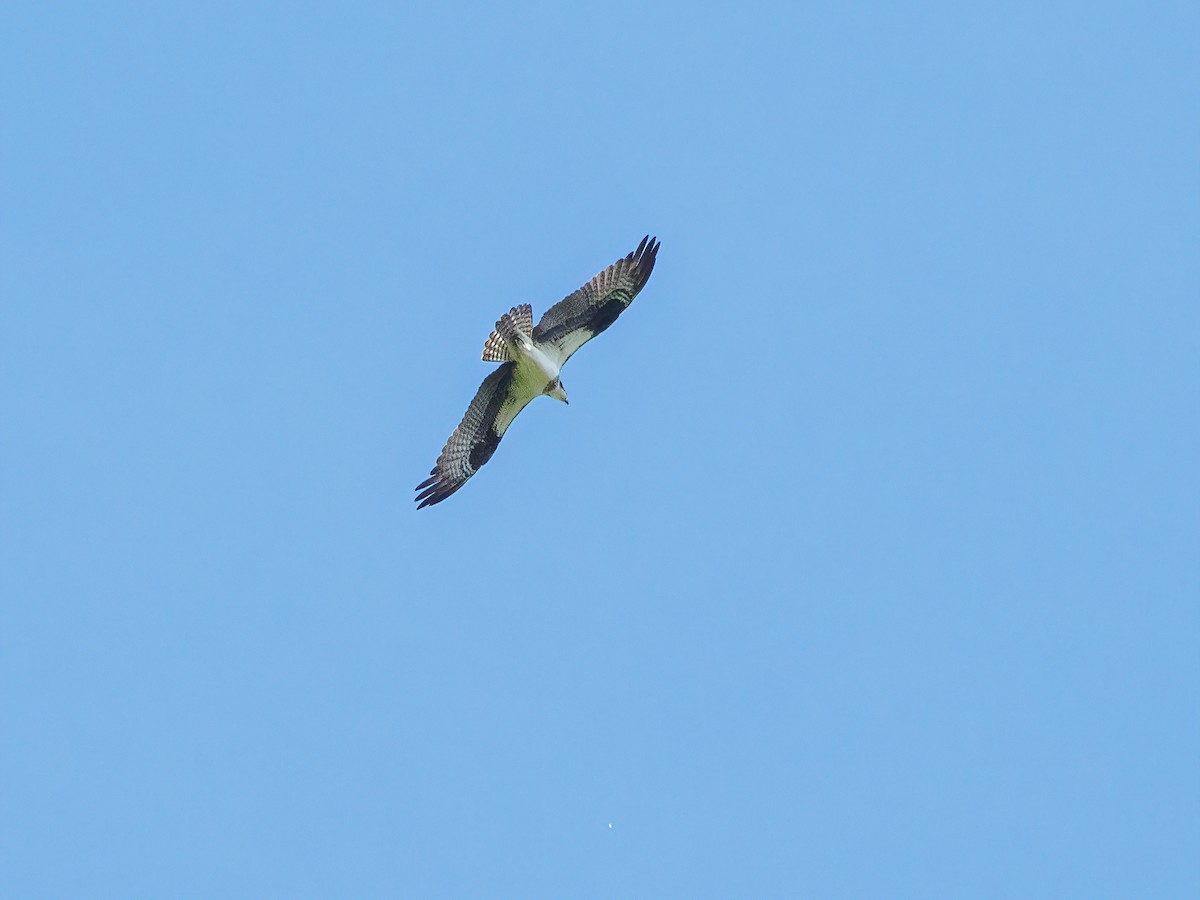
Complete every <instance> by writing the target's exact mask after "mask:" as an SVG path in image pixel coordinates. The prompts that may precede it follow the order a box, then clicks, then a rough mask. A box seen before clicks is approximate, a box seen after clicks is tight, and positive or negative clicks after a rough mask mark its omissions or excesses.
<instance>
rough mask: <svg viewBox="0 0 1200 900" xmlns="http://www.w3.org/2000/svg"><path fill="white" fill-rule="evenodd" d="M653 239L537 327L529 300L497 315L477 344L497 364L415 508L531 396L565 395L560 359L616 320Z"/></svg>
mask: <svg viewBox="0 0 1200 900" xmlns="http://www.w3.org/2000/svg"><path fill="white" fill-rule="evenodd" d="M658 247H659V243H658V241H657V240H656V239H654V238H652V237H650V236H649V235H647V236H646V237H644V238H642V242H641V243H640V244H638V247H637V249H636V250H634V251H633V252H632V253H630V254H629V255H628V256H626V257H625V258H624V259H619V260H617V261H616V262H615V263H613V264H612V265H611V266H609V267H608V268H607V269H605V270H604V271H603V272H601V273H600V274H599V275H597V276H596V277H595V278H593V279H592V280H591V281H589V282H588V283H587V284H585V285H584V286H583V287H581V288H580V289H579V290H577V291H576V292H575V293H573V294H571V295H570V296H568V297H566V298H565V299H564V300H561V301H559V302H558V303H556V304H554V305H553V306H552V307H550V308H549V309H548V310H546V314H545V315H544V316H542V320H541V321H540V322H538V323H537V327H536V328H535V327H534V324H533V307H531V306H530V305H529V304H528V303H523V304H521V305H520V306H514V307H513V308H512V309H510V310H509V311H508V312H506V313H505V314H504V315H502V316H501V317H500V320H499V321H498V322H496V330H495V331H493V332H492V333H491V335H490V336H489V337H488V339H487V342H486V343H485V344H484V345H483V360H484V362H498V363H501V365H500V366H499V368H497V369H496V371H494V372H492V374H491V375H489V376H488V377H487V378H485V379H484V380H483V384H481V385H480V386H479V390H478V391H477V392H476V394H475V399H474V400H472V401H471V405H470V406H468V407H467V413H466V415H464V416H463V420H462V422H460V423H459V426H458V427H457V428H455V429H454V434H452V435H450V440H448V441H446V446H445V447H444V448H443V449H442V453H441V456H439V457H438V460H437V465H436V466H434V467H433V470H432V471H431V472H430V477H429V478H426V479H425V480H424V481H422V482H421V483H420V484H418V485H417V488H416V489H417V490H418V491H420V493H419V494H417V509H421V508H422V507H425V506H432V505H433V504H434V503H441V502H442V501H443V500H445V499H446V498H447V497H449V496H450V495H451V494H453V493H454V492H455V491H457V490H458V489H459V488H460V487H462V486H463V485H464V484H466V483H467V479H468V478H470V477H471V476H472V475H474V474H475V473H476V472H478V471H479V469H480V467H482V466H483V464H484V463H486V462H487V461H488V460H489V459H491V458H492V454H493V453H495V452H496V446H497V445H498V444H499V443H500V438H502V437H504V432H505V431H506V430H507V429H508V426H509V425H511V424H512V420H513V419H515V418H516V417H517V414H518V413H519V412H520V411H521V410H523V409H524V408H525V407H526V406H527V405H528V404H529V401H530V400H532V399H533V398H534V397H537V396H539V395H541V394H545V395H546V396H548V397H553V398H554V399H555V400H561V401H562V402H563V403H566V402H567V392H566V391H565V390H563V386H562V381H561V380H560V379H559V372H560V371H561V369H562V367H563V364H564V363H565V362H566V361H567V360H568V359H570V358H571V354H572V353H574V352H575V351H576V350H578V349H579V348H580V347H582V346H583V345H584V344H586V343H587V342H588V341H590V340H591V339H592V338H594V337H595V336H596V335H598V334H599V333H600V332H602V331H604V329H606V328H608V326H609V325H611V324H612V323H613V322H615V321H616V320H617V316H619V315H620V314H621V313H623V312H624V311H625V308H626V307H627V306H629V304H630V303H632V302H633V298H634V297H636V296H637V295H638V291H640V290H641V289H642V288H643V287H645V286H646V281H647V280H648V279H649V278H650V273H651V272H652V271H653V270H654V257H655V255H656V254H657V253H658Z"/></svg>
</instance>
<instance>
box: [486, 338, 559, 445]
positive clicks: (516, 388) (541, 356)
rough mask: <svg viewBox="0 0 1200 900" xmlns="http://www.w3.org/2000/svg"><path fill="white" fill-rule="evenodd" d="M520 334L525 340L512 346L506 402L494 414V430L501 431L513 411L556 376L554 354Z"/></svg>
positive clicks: (556, 364) (513, 415)
mask: <svg viewBox="0 0 1200 900" xmlns="http://www.w3.org/2000/svg"><path fill="white" fill-rule="evenodd" d="M522 337H526V340H523V341H521V342H520V343H519V344H517V345H515V349H516V351H517V352H516V357H517V358H516V360H515V362H516V368H515V369H514V370H513V384H512V389H511V390H510V392H509V395H508V402H507V403H506V404H504V407H503V408H502V409H501V410H500V414H499V415H498V416H497V417H496V426H497V430H498V431H499V432H500V433H501V434H503V433H504V431H505V429H507V428H508V426H509V425H510V424H511V423H512V420H513V419H515V418H516V417H517V413H519V412H520V411H521V410H523V409H524V408H525V407H526V406H527V405H528V404H529V401H531V400H533V399H534V398H536V397H539V396H541V394H542V392H543V391H544V390H545V389H546V385H547V384H549V383H550V382H551V381H553V380H554V379H555V378H557V377H558V372H559V365H558V363H557V362H556V360H555V359H554V357H552V356H550V355H549V354H547V353H546V352H544V351H543V350H542V349H541V348H540V347H538V345H537V344H535V343H534V342H533V341H531V340H528V338H527V336H525V335H522ZM509 346H513V345H512V344H510V345H509Z"/></svg>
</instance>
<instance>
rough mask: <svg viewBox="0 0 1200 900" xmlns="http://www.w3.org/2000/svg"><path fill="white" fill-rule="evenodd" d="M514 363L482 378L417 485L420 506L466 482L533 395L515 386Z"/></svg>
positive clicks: (490, 452)
mask: <svg viewBox="0 0 1200 900" xmlns="http://www.w3.org/2000/svg"><path fill="white" fill-rule="evenodd" d="M515 366H516V363H511V362H506V363H504V365H502V366H500V367H499V368H497V369H496V371H494V372H493V373H492V374H491V375H489V376H488V377H487V378H485V379H484V380H483V384H481V385H480V386H479V390H478V391H477V392H476V393H475V399H474V400H472V401H471V405H470V406H468V407H467V412H466V415H464V416H463V419H462V421H461V422H460V423H459V425H458V427H457V428H455V429H454V434H452V435H450V440H448V441H446V446H445V447H443V448H442V453H441V456H439V457H438V461H437V465H435V466H434V467H433V470H432V471H431V472H430V477H429V478H426V479H425V480H424V481H422V482H421V483H420V484H418V485H417V490H418V491H420V493H419V494H417V509H421V508H422V507H425V506H432V505H433V504H434V503H441V502H442V501H443V500H445V499H446V498H447V497H449V496H450V495H451V494H453V493H454V492H455V491H457V490H458V489H459V488H460V487H462V486H463V485H464V484H466V483H467V479H469V478H470V477H471V476H472V475H474V474H475V473H476V472H478V471H479V469H480V468H481V467H482V466H483V464H484V463H486V462H487V461H488V460H489V459H491V458H492V454H493V453H495V452H496V445H497V444H499V443H500V438H502V437H503V436H504V432H505V431H506V430H507V429H508V426H509V424H510V423H511V422H512V420H513V419H515V418H516V417H517V413H519V412H520V411H521V410H522V409H524V408H525V406H526V405H527V404H528V403H529V401H530V400H532V399H533V397H534V396H535V395H532V394H531V395H530V396H527V397H526V396H522V394H521V393H520V392H519V391H518V390H516V389H515V388H516V384H515V383H514V379H513V369H514V368H515Z"/></svg>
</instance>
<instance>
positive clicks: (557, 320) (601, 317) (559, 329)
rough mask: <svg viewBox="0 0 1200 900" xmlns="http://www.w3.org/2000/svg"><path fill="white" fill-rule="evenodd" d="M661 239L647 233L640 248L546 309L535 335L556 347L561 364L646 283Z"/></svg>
mask: <svg viewBox="0 0 1200 900" xmlns="http://www.w3.org/2000/svg"><path fill="white" fill-rule="evenodd" d="M658 247H659V243H658V241H657V240H655V239H654V238H652V237H650V236H649V235H647V236H646V237H644V238H642V242H641V243H640V244H638V248H637V249H636V250H634V251H633V252H632V253H630V254H629V255H628V256H626V257H625V258H624V259H619V260H617V261H616V262H615V263H613V264H612V265H611V266H609V267H608V268H607V269H605V270H604V271H603V272H601V273H600V274H599V275H597V276H596V277H595V278H593V279H592V280H591V281H589V282H588V283H587V284H585V285H584V286H583V287H581V288H580V289H579V290H577V291H576V292H575V293H573V294H571V295H570V296H569V297H567V298H566V299H564V300H560V301H559V302H558V303H555V304H554V305H553V306H552V307H550V308H549V309H548V310H546V314H545V315H544V316H542V320H541V321H540V322H538V324H537V328H535V329H534V330H533V339H534V341H536V342H537V343H538V345H539V346H541V347H542V348H543V349H545V350H552V351H556V352H557V354H558V357H559V359H558V364H559V365H560V366H561V365H562V364H563V363H564V362H566V361H567V360H568V359H569V358H570V356H571V354H572V353H574V352H575V351H576V350H578V349H579V348H580V347H582V346H583V345H584V344H586V343H587V342H588V341H590V340H591V339H592V338H594V337H595V336H596V335H598V334H599V333H600V332H602V331H603V330H604V329H606V328H607V327H608V326H609V325H611V324H612V323H613V322H615V321H616V320H617V316H619V315H620V314H621V313H623V312H624V311H625V308H626V307H627V306H629V304H630V303H632V302H633V298H634V297H636V296H637V294H638V291H640V290H641V289H642V288H643V287H645V286H646V281H647V280H648V279H649V278H650V273H651V272H652V271H653V270H654V257H655V255H656V254H657V253H658Z"/></svg>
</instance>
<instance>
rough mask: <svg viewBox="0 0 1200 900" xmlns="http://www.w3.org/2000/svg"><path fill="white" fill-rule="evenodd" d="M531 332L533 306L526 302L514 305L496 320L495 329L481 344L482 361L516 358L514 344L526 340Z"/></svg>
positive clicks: (500, 360)
mask: <svg viewBox="0 0 1200 900" xmlns="http://www.w3.org/2000/svg"><path fill="white" fill-rule="evenodd" d="M532 334H533V307H532V306H530V305H529V304H528V303H522V304H521V305H520V306H514V307H513V308H512V309H510V310H509V311H508V312H506V313H505V314H504V315H502V316H501V317H500V319H499V320H498V321H497V322H496V330H495V331H493V332H492V333H491V334H490V335H488V339H487V341H486V342H485V343H484V345H483V361H484V362H507V361H509V360H512V359H516V354H515V352H514V351H513V349H512V347H513V345H514V344H519V343H522V342H528V341H529V340H530V339H531V337H530V336H531V335H532Z"/></svg>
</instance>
